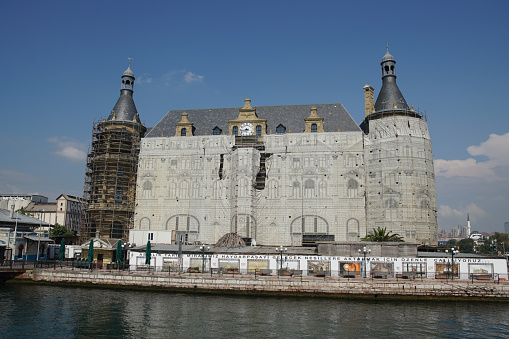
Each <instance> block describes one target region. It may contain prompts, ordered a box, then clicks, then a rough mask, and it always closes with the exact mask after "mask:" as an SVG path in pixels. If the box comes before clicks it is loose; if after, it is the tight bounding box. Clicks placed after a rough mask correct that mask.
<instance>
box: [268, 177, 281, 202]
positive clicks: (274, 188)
mask: <svg viewBox="0 0 509 339" xmlns="http://www.w3.org/2000/svg"><path fill="white" fill-rule="evenodd" d="M278 198H279V192H278V182H277V180H275V179H273V180H271V181H270V182H269V199H278Z"/></svg>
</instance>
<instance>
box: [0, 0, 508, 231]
mask: <svg viewBox="0 0 509 339" xmlns="http://www.w3.org/2000/svg"><path fill="white" fill-rule="evenodd" d="M508 12H509V2H507V1H486V2H480V1H420V2H414V1H391V2H382V1H362V2H360V1H359V2H342V1H313V2H311V1H274V0H273V1H256V2H242V1H220V0H218V1H147V2H143V3H142V2H141V1H80V2H77V1H10V2H7V1H6V2H3V3H2V11H1V12H0V29H1V32H2V34H1V35H0V43H1V46H2V53H0V61H1V64H2V66H3V69H2V72H1V76H2V79H1V80H2V81H0V112H1V117H2V128H0V145H1V147H0V159H1V161H0V192H1V193H38V194H42V195H45V196H48V197H49V199H50V200H54V199H56V198H57V196H58V195H59V194H61V193H67V194H71V195H78V196H81V195H82V190H83V180H84V172H85V161H84V155H85V154H86V152H87V149H88V146H89V144H90V138H91V133H92V123H93V121H94V120H98V119H100V118H102V117H103V116H105V115H106V116H107V115H108V114H109V112H110V111H111V109H112V108H113V106H114V105H115V102H116V100H117V98H118V95H119V89H120V76H121V75H122V72H123V71H124V70H125V69H126V68H127V64H128V60H127V58H128V57H132V58H133V61H132V64H131V66H132V67H131V68H132V70H133V71H134V73H135V75H136V83H135V93H134V99H135V102H136V105H137V108H138V112H139V113H140V117H141V119H142V120H144V121H145V122H146V125H147V126H154V125H155V124H156V123H157V122H158V121H159V120H160V119H161V118H162V117H163V115H164V114H165V113H166V112H167V111H168V110H170V109H190V108H207V107H240V106H242V105H243V100H244V98H246V97H249V98H251V100H252V104H253V105H254V106H265V105H289V104H315V103H335V102H341V103H342V104H343V105H344V106H345V107H346V109H347V110H348V111H349V112H350V114H351V115H352V116H353V118H354V119H355V120H356V121H357V122H360V121H361V120H362V119H363V115H364V98H363V90H362V87H363V86H364V85H365V84H370V85H372V86H373V87H374V88H375V94H378V91H379V89H380V86H381V79H380V76H381V71H380V65H379V63H380V61H381V58H382V57H383V55H384V54H385V46H386V42H387V41H388V42H389V49H390V52H391V53H392V55H393V56H394V57H395V59H396V61H397V65H396V67H397V74H398V85H399V87H400V89H401V91H402V93H403V95H404V96H405V99H406V101H407V102H408V103H409V104H410V103H413V105H414V106H415V107H416V108H419V109H420V110H422V111H425V112H426V113H427V118H428V124H429V130H430V133H431V137H432V142H433V151H434V156H435V168H436V178H437V193H438V205H439V228H445V229H450V228H452V227H456V226H457V225H459V224H461V225H465V224H466V214H467V213H470V217H471V220H472V227H473V229H475V230H479V231H502V229H503V222H504V221H509V212H508V210H509V208H508V207H509V118H508V115H509V114H508V113H507V103H506V101H505V99H506V98H507V97H508V95H507V94H506V92H507V84H506V83H507V79H509V63H508V62H507V55H508V54H509V44H508V42H507V36H508V33H509V23H508V22H509V21H508V20H507V13H508Z"/></svg>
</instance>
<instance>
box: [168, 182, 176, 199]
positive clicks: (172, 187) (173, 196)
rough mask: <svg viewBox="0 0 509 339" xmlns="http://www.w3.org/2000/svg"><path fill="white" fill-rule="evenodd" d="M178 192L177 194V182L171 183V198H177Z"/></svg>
mask: <svg viewBox="0 0 509 339" xmlns="http://www.w3.org/2000/svg"><path fill="white" fill-rule="evenodd" d="M176 194H177V184H176V183H174V182H172V183H171V184H170V192H169V196H170V199H175V196H176Z"/></svg>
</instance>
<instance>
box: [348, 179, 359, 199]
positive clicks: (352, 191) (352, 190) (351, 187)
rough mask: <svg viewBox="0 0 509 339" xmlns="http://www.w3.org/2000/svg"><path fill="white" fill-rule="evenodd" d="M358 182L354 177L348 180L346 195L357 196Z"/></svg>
mask: <svg viewBox="0 0 509 339" xmlns="http://www.w3.org/2000/svg"><path fill="white" fill-rule="evenodd" d="M358 188H359V183H358V182H357V181H356V180H355V179H350V180H348V197H349V198H357V195H358Z"/></svg>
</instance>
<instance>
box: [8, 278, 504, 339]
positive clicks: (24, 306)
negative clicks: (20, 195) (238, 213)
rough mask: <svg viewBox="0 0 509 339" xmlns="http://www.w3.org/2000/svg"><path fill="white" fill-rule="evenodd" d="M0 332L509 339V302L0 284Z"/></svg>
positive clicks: (209, 336)
mask: <svg viewBox="0 0 509 339" xmlns="http://www.w3.org/2000/svg"><path fill="white" fill-rule="evenodd" d="M0 309H1V310H2V311H1V313H0V333H1V334H2V337H9V338H11V337H15V336H16V337H19V336H34V337H39V338H41V337H60V338H62V337H65V338H73V337H93V338H97V337H124V338H134V337H155V338H162V337H165V338H172V337H173V338H176V337H188V338H233V337H235V338H248V337H250V338H274V337H285V338H286V337H328V338H338V337H347V338H353V337H357V338H358V337H361V338H372V337H381V336H390V337H398V336H409V335H411V336H412V337H417V336H421V337H423V338H429V337H463V338H476V337H479V336H482V337H492V338H493V337H506V334H507V333H509V325H508V323H509V321H508V320H507V317H506V314H507V312H508V311H509V304H507V303H495V302H493V303H479V302H475V303H469V302H417V301H359V300H343V299H321V298H320V299H314V298H275V297H239V296H210V295H196V294H180V293H166V292H143V291H141V292H140V291H128V290H104V289H90V288H67V287H54V286H39V285H9V284H8V285H5V286H0Z"/></svg>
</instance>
